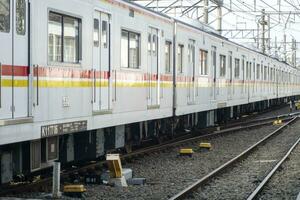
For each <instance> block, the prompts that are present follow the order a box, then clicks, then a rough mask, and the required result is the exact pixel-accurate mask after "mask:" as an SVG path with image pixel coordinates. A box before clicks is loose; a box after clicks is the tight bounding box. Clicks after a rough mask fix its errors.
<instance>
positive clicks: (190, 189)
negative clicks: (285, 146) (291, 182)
mask: <svg viewBox="0 0 300 200" xmlns="http://www.w3.org/2000/svg"><path fill="white" fill-rule="evenodd" d="M295 115H296V114H295ZM297 115H298V114H297ZM297 119H298V117H297V116H294V117H293V118H292V119H290V120H289V121H287V122H286V123H285V124H284V125H283V126H281V127H279V128H278V129H276V130H275V131H273V132H272V133H270V134H269V135H267V136H266V137H264V138H263V139H261V140H260V141H258V142H257V143H255V144H254V145H252V146H251V147H249V148H248V149H246V150H245V151H243V152H242V153H240V154H239V155H237V156H236V157H234V158H232V159H231V160H229V161H228V162H226V163H225V164H223V165H221V166H220V167H218V168H217V169H215V170H213V171H212V172H210V173H209V174H207V175H206V176H204V177H202V178H201V179H199V180H197V181H196V182H194V183H193V184H191V185H189V186H187V187H186V188H185V189H183V190H182V191H180V192H179V193H177V194H176V195H174V196H173V197H171V198H170V199H169V200H176V199H184V198H189V197H192V199H194V195H193V193H195V191H197V190H198V189H199V188H200V187H205V185H206V184H207V183H208V182H210V181H211V180H213V179H214V178H216V177H217V176H218V175H221V174H222V172H224V173H226V170H227V169H229V168H230V167H233V166H234V165H236V163H237V162H238V161H242V160H243V159H244V158H246V157H247V156H249V155H250V154H251V153H252V152H253V151H254V150H255V149H257V148H258V147H259V146H260V145H262V144H265V143H266V142H267V141H268V140H270V139H271V138H273V137H274V136H275V135H277V134H279V133H280V132H281V131H283V129H285V128H286V127H288V126H289V125H290V124H292V123H293V122H295V121H296V120H297ZM299 140H300V139H298V140H297V142H296V143H294V144H293V146H292V147H291V148H290V150H289V151H288V153H287V154H285V156H284V157H283V158H282V160H280V161H279V162H278V164H277V165H276V166H275V167H274V168H273V170H272V171H271V172H270V174H268V175H267V176H266V177H265V179H264V180H263V181H262V182H261V184H260V185H259V186H258V187H257V188H256V189H255V190H254V191H253V193H252V194H251V195H250V196H249V198H248V199H249V200H250V199H253V198H255V197H256V195H257V194H258V193H259V191H261V189H262V188H263V186H264V185H265V184H266V183H267V181H268V180H269V179H270V177H271V176H272V175H273V174H274V173H275V171H276V170H277V169H278V168H279V166H280V165H281V164H282V163H283V162H284V160H285V159H286V158H287V157H288V155H289V154H290V153H291V151H292V150H293V149H294V148H295V146H296V145H297V144H298V143H299ZM230 169H231V168H230ZM195 199H197V198H195Z"/></svg>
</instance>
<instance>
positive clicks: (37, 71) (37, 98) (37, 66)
mask: <svg viewBox="0 0 300 200" xmlns="http://www.w3.org/2000/svg"><path fill="white" fill-rule="evenodd" d="M34 71H35V73H36V105H37V106H38V105H39V65H34Z"/></svg>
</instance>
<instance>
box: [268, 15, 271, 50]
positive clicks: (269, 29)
mask: <svg viewBox="0 0 300 200" xmlns="http://www.w3.org/2000/svg"><path fill="white" fill-rule="evenodd" d="M268 52H269V55H271V20H270V15H268Z"/></svg>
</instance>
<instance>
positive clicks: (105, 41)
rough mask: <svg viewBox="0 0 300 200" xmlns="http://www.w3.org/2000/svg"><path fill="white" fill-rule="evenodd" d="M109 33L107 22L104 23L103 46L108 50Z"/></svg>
mask: <svg viewBox="0 0 300 200" xmlns="http://www.w3.org/2000/svg"><path fill="white" fill-rule="evenodd" d="M107 34H108V31H107V21H102V37H101V39H102V44H103V47H104V48H107V40H108V37H107Z"/></svg>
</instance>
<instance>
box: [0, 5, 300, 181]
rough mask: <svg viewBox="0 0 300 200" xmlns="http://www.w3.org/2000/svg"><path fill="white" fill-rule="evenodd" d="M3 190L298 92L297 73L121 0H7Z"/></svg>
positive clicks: (0, 74)
mask: <svg viewBox="0 0 300 200" xmlns="http://www.w3.org/2000/svg"><path fill="white" fill-rule="evenodd" d="M0 45H1V47H2V48H0V163H1V165H0V166H1V167H0V172H1V173H0V183H6V182H8V181H10V180H12V179H13V177H14V176H15V175H17V174H19V173H25V174H27V173H30V172H34V171H37V170H40V169H43V168H45V167H49V166H51V164H52V162H53V161H54V160H57V159H59V160H60V161H61V162H62V163H68V162H74V161H75V162H76V161H80V160H85V159H95V158H98V157H100V156H102V155H104V154H105V152H107V151H110V150H114V149H119V148H124V147H125V149H127V150H130V147H131V146H132V145H135V144H139V143H141V142H142V141H143V140H148V139H150V138H156V139H157V138H161V137H166V136H167V137H171V136H173V134H174V130H176V129H183V128H185V129H186V128H194V127H205V126H209V125H213V124H214V123H215V122H216V123H220V122H221V121H224V120H228V119H230V118H233V117H238V116H239V115H240V114H242V113H245V112H246V111H255V110H261V109H264V108H266V107H269V106H271V105H273V104H275V103H277V102H282V101H283V100H287V98H288V97H289V98H290V97H293V98H294V97H296V96H298V95H299V92H300V90H299V81H300V80H299V75H300V74H299V70H297V69H295V68H293V67H291V66H289V65H287V64H285V63H282V62H279V61H277V60H275V59H273V58H270V57H268V56H266V55H263V54H260V53H258V52H255V51H252V50H249V49H247V48H245V47H243V46H240V45H238V44H235V43H233V42H230V41H228V40H227V39H226V38H223V37H220V36H219V35H216V34H215V33H212V32H208V31H205V30H202V29H199V28H196V27H194V26H192V25H190V24H187V23H185V22H182V21H180V20H178V19H173V18H170V17H168V16H164V15H162V14H159V13H155V12H153V11H150V10H147V9H145V8H142V7H140V6H138V5H136V4H133V3H130V2H127V1H122V0H106V1H98V0H60V1H56V0H0Z"/></svg>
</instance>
